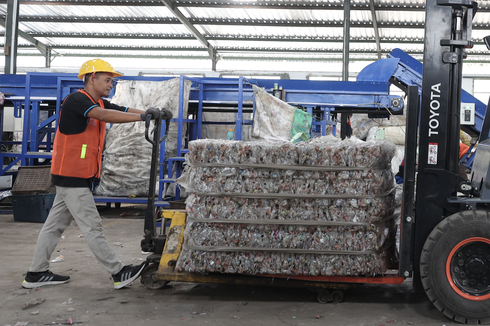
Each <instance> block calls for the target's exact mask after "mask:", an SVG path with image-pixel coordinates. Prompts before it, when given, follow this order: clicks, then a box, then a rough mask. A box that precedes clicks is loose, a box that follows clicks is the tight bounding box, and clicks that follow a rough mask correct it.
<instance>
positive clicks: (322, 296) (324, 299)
mask: <svg viewBox="0 0 490 326" xmlns="http://www.w3.org/2000/svg"><path fill="white" fill-rule="evenodd" d="M316 299H317V300H318V302H320V303H321V304H326V303H329V302H332V295H331V294H330V292H328V291H327V290H325V289H324V290H321V291H319V292H318V295H317V297H316Z"/></svg>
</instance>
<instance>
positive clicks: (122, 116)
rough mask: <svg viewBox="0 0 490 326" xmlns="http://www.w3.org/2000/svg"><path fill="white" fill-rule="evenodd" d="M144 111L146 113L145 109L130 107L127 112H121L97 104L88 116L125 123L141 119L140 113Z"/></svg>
mask: <svg viewBox="0 0 490 326" xmlns="http://www.w3.org/2000/svg"><path fill="white" fill-rule="evenodd" d="M142 113H145V111H143V110H138V109H131V108H130V109H128V111H127V112H121V111H117V110H111V109H103V108H101V107H100V106H96V107H94V108H92V109H91V110H90V111H89V112H88V113H87V115H86V116H87V117H89V118H93V119H97V120H100V121H105V122H109V123H125V122H136V121H141V115H140V114H142Z"/></svg>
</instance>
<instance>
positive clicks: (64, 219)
mask: <svg viewBox="0 0 490 326" xmlns="http://www.w3.org/2000/svg"><path fill="white" fill-rule="evenodd" d="M72 219H75V222H76V223H77V225H78V227H79V228H80V231H81V232H82V234H83V236H84V238H85V240H86V241H87V243H88V246H89V247H90V250H92V252H93V254H94V255H95V258H97V260H98V261H99V263H100V264H101V265H102V266H103V267H104V268H105V269H106V270H107V272H108V273H109V274H111V275H114V274H117V273H118V272H119V271H120V270H121V269H122V268H123V266H124V265H123V263H121V261H119V260H117V258H116V253H115V252H114V250H112V248H111V247H110V246H109V243H108V242H107V239H106V237H105V235H104V233H103V231H102V222H101V218H100V215H99V212H98V211H97V207H96V206H95V201H94V197H93V195H92V192H91V191H90V189H89V188H88V187H87V188H66V187H58V186H56V197H55V199H54V203H53V207H52V208H51V211H50V212H49V215H48V218H47V219H46V222H44V225H43V227H42V229H41V231H40V232H39V237H38V239H37V245H36V250H35V251H34V258H33V259H32V264H31V267H30V268H29V271H30V272H42V271H46V270H48V269H49V260H50V258H51V254H52V253H53V252H54V250H55V249H56V246H57V245H58V242H59V241H60V239H61V235H62V234H63V232H64V231H65V230H66V228H67V227H68V226H69V225H70V223H71V221H72Z"/></svg>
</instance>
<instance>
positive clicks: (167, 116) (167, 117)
mask: <svg viewBox="0 0 490 326" xmlns="http://www.w3.org/2000/svg"><path fill="white" fill-rule="evenodd" d="M160 117H161V118H162V120H170V119H172V117H173V114H172V112H170V110H167V109H162V110H161V111H160Z"/></svg>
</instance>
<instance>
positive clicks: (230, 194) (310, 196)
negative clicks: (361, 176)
mask: <svg viewBox="0 0 490 326" xmlns="http://www.w3.org/2000/svg"><path fill="white" fill-rule="evenodd" d="M394 191H395V188H392V189H390V190H389V191H386V192H382V193H379V194H374V195H349V194H346V195H317V194H305V195H302V194H283V193H249V192H247V193H244V192H194V193H193V194H195V195H198V196H214V197H240V198H305V199H369V198H378V197H385V196H388V195H389V194H391V193H393V192H394Z"/></svg>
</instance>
